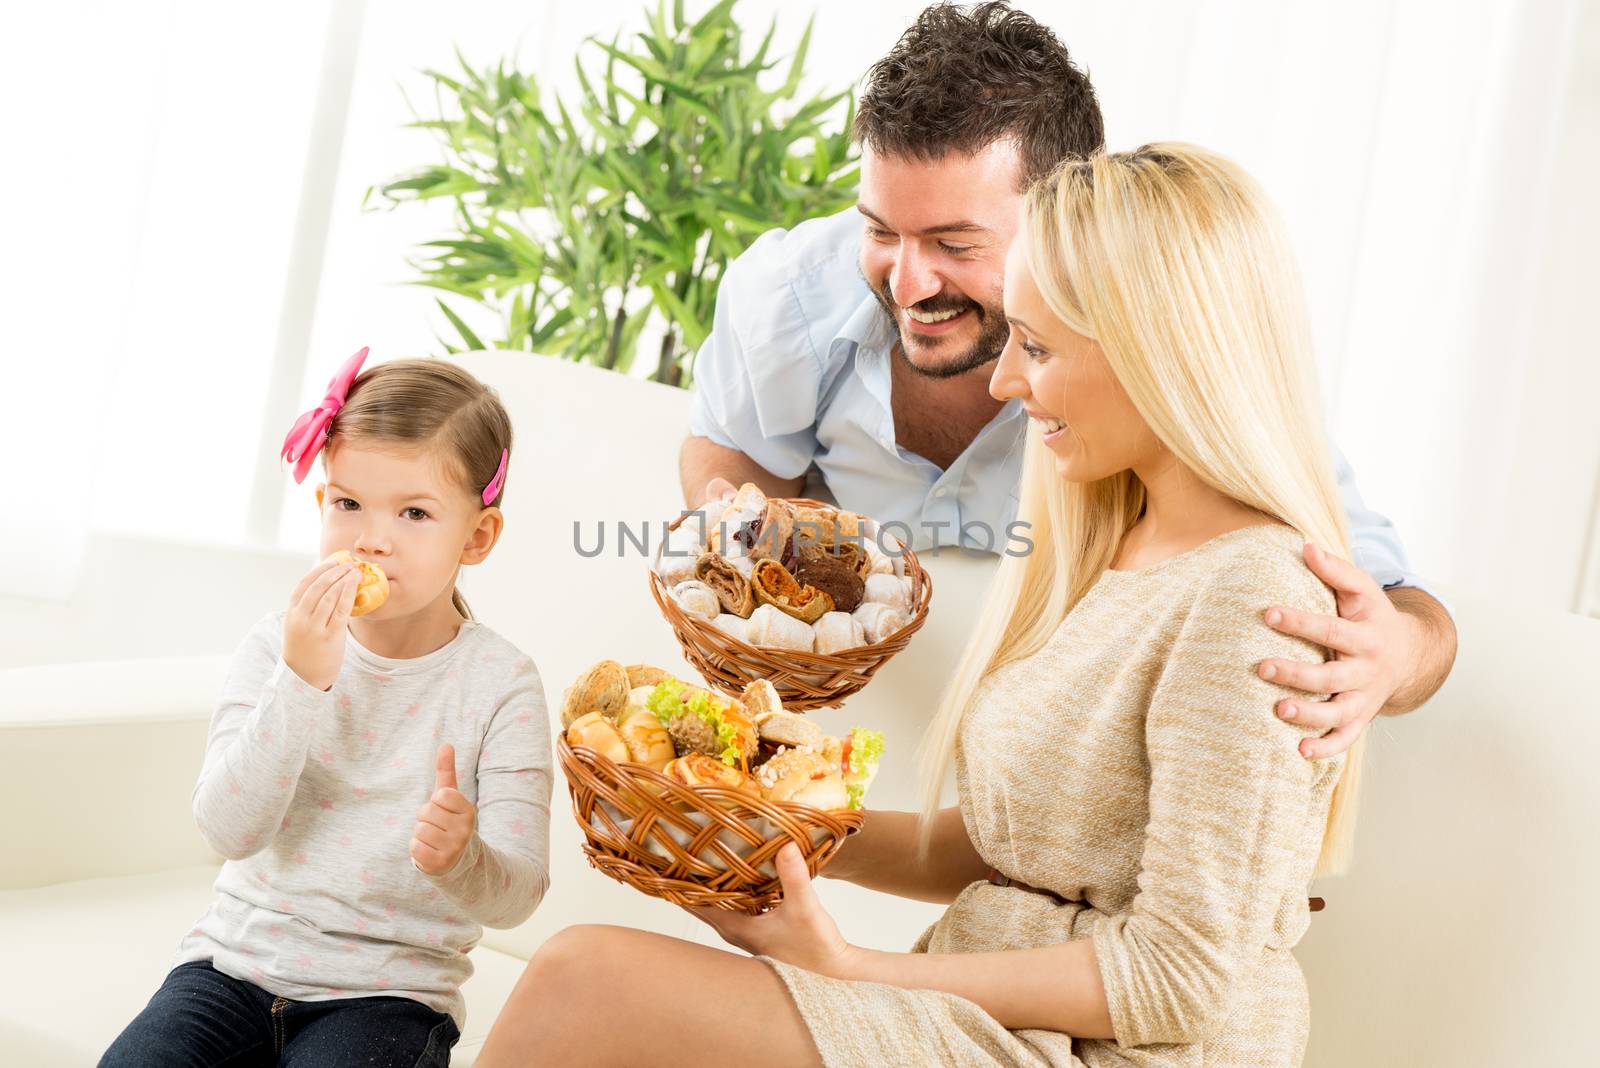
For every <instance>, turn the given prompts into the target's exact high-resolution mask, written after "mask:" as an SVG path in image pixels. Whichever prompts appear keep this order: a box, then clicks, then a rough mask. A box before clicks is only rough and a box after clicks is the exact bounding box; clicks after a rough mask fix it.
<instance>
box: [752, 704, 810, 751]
mask: <svg viewBox="0 0 1600 1068" xmlns="http://www.w3.org/2000/svg"><path fill="white" fill-rule="evenodd" d="M756 732H757V733H758V734H759V735H760V737H761V745H762V747H763V748H766V749H769V750H772V751H776V750H777V749H779V748H780V747H781V748H785V749H813V750H817V751H820V750H821V749H822V747H823V745H824V744H825V743H826V741H827V739H826V738H824V737H823V734H822V728H821V727H819V726H817V725H816V724H815V723H813V722H812V721H811V720H809V719H807V718H806V717H805V716H802V715H799V714H797V713H794V712H768V713H767V714H766V715H764V716H760V717H758V718H757V719H756Z"/></svg>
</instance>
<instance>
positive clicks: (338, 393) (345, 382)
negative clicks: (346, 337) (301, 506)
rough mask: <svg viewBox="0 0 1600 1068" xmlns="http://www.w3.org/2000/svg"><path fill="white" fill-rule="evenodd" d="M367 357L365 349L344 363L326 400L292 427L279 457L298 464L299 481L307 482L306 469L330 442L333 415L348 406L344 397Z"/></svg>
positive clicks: (296, 470) (295, 468)
mask: <svg viewBox="0 0 1600 1068" xmlns="http://www.w3.org/2000/svg"><path fill="white" fill-rule="evenodd" d="M366 358H367V350H366V349H365V348H363V349H362V350H361V351H360V352H358V353H356V354H355V355H354V356H352V357H350V358H349V359H348V360H346V361H345V362H344V366H343V367H341V368H339V373H338V374H336V375H334V376H333V380H332V381H331V382H329V383H328V395H327V396H325V397H323V398H322V403H321V404H319V405H317V406H316V407H315V408H313V409H311V410H310V411H309V412H306V413H305V414H303V415H301V416H300V418H298V419H296V420H295V421H294V426H292V427H290V428H289V434H288V436H287V437H285V438H284V439H283V452H282V453H281V454H280V455H279V458H280V459H283V460H288V461H289V462H290V463H292V464H294V480H295V481H296V482H304V481H305V477H306V472H307V471H310V470H311V461H313V460H315V459H316V458H317V453H319V452H321V451H322V446H323V445H325V444H327V442H328V424H329V423H331V422H333V417H334V416H335V415H337V414H339V409H340V408H343V407H344V399H345V397H347V396H348V395H349V393H350V384H351V383H352V382H354V381H355V380H356V375H358V374H360V373H361V364H362V362H363V361H364V360H366Z"/></svg>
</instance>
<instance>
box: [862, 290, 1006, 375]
mask: <svg viewBox="0 0 1600 1068" xmlns="http://www.w3.org/2000/svg"><path fill="white" fill-rule="evenodd" d="M862 278H863V280H864V279H865V278H866V275H864V274H863V275H862ZM867 288H868V289H870V290H872V295H873V296H875V297H877V298H878V305H879V306H880V307H881V308H883V313H884V314H885V315H887V316H888V317H889V325H890V326H891V327H893V329H894V331H895V333H896V334H898V335H899V336H900V359H901V361H902V362H903V363H904V364H905V365H906V366H907V367H909V368H910V369H911V370H913V371H915V372H916V373H917V374H919V375H922V376H923V377H924V378H955V377H957V376H958V375H964V374H966V373H967V372H968V371H971V370H975V369H976V368H979V367H982V366H983V365H984V364H986V363H992V362H993V361H995V360H997V359H999V357H1000V352H1001V350H1002V349H1004V348H1005V347H1006V339H1007V338H1008V337H1010V336H1011V328H1010V327H1009V326H1007V325H1006V317H1005V312H1004V310H1003V309H1002V308H1001V307H1000V306H999V305H995V306H993V307H991V306H989V305H987V304H980V303H979V302H977V301H975V300H973V299H971V298H970V297H965V296H946V295H945V294H943V293H940V294H938V295H936V296H933V297H929V298H928V299H927V300H922V301H918V302H917V303H916V304H913V305H912V307H913V308H915V309H916V310H917V311H919V312H922V313H923V314H925V315H937V314H938V313H939V312H946V311H954V312H961V311H966V310H967V309H968V308H971V309H972V310H973V313H974V314H975V315H976V316H977V318H978V338H977V340H976V341H974V342H973V343H972V347H971V348H969V349H967V350H966V351H965V352H961V353H958V354H956V355H955V356H954V357H953V358H952V359H950V360H948V361H946V362H945V363H943V364H941V365H940V366H938V367H919V366H917V365H916V364H915V363H913V362H912V361H911V357H910V356H909V355H908V354H907V350H908V349H909V348H910V345H909V344H908V343H907V341H906V335H905V332H904V331H903V330H901V329H900V317H899V315H898V314H896V313H897V312H898V310H899V308H900V305H898V304H896V303H895V302H894V298H893V297H892V296H891V295H890V294H889V291H888V279H887V278H885V280H884V288H883V289H879V288H878V287H877V286H875V285H873V284H872V283H871V282H868V283H867ZM952 344H954V342H952V341H951V340H950V339H949V338H945V337H934V338H918V339H917V340H916V345H917V347H918V348H919V349H924V350H926V349H933V348H936V347H944V348H949V346H951V345H952Z"/></svg>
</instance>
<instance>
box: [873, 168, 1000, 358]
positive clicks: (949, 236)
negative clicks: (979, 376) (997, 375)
mask: <svg viewBox="0 0 1600 1068" xmlns="http://www.w3.org/2000/svg"><path fill="white" fill-rule="evenodd" d="M1020 167H1021V161H1020V159H1019V157H1018V154H1017V149H1016V145H1015V144H1014V143H1013V142H1012V141H1011V140H1009V139H1003V140H1000V141H996V142H994V143H992V144H990V145H989V146H988V147H986V148H983V149H980V150H979V151H978V152H976V153H974V154H972V155H965V154H962V153H956V152H952V153H949V154H947V155H946V156H945V157H944V158H942V159H939V160H932V161H930V160H922V159H910V158H907V157H904V156H892V155H881V154H879V153H877V152H874V151H873V150H872V149H871V148H870V147H868V148H864V149H863V150H862V153H861V192H860V195H859V198H858V200H857V207H858V208H859V209H860V211H861V215H862V221H863V223H864V224H865V227H866V232H865V237H864V239H863V241H862V243H861V274H862V276H863V277H864V278H865V279H866V280H867V285H869V286H870V287H871V288H872V291H873V293H874V294H876V295H877V298H878V302H879V303H880V304H882V305H883V310H884V311H885V312H886V313H887V314H888V315H889V317H890V318H891V319H892V320H893V321H894V325H895V329H896V331H897V332H898V333H899V335H900V348H901V351H902V352H903V354H904V357H905V360H906V362H907V363H908V364H909V365H910V366H911V367H912V368H914V369H915V370H916V371H917V372H919V373H921V374H924V375H927V376H929V377H931V378H952V377H954V376H956V375H960V374H964V373H966V372H967V371H971V370H972V369H974V368H977V367H982V366H983V365H985V364H987V363H990V362H991V361H993V360H994V359H995V358H996V357H998V356H999V355H1000V350H1001V349H1002V348H1004V347H1005V343H1006V335H1007V332H1008V328H1007V326H1006V319H1005V310H1004V308H1003V306H1002V305H1003V299H1002V297H1003V292H1004V275H1005V261H1006V248H1007V247H1008V246H1009V245H1010V244H1011V238H1012V235H1013V234H1015V233H1016V229H1017V218H1018V212H1019V209H1020V207H1021V204H1022V194H1021V193H1020V192H1019V191H1018V188H1017V187H1018V180H1019V178H1018V172H1019V169H1020Z"/></svg>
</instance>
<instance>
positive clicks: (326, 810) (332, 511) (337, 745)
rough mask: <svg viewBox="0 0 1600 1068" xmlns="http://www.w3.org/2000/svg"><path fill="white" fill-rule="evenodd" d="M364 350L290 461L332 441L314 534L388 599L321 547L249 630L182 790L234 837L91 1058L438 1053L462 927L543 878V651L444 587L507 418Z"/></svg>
mask: <svg viewBox="0 0 1600 1068" xmlns="http://www.w3.org/2000/svg"><path fill="white" fill-rule="evenodd" d="M365 355H366V350H365V349H363V350H362V351H361V352H359V353H357V354H356V355H355V356H354V357H352V358H351V360H350V361H349V362H348V363H346V365H345V367H344V368H343V369H342V370H341V372H340V374H339V375H338V376H336V377H335V378H334V380H333V382H332V384H331V385H330V387H329V392H328V396H327V398H326V399H325V400H324V401H323V403H322V404H321V405H319V406H318V407H317V408H316V409H314V410H313V411H311V412H308V413H306V414H305V415H303V416H301V418H300V420H299V421H298V422H297V423H296V424H295V427H294V429H293V430H291V431H290V436H289V439H288V440H287V441H286V442H285V444H284V456H285V457H286V458H287V459H290V460H293V461H297V466H296V468H295V479H296V481H300V480H301V479H303V478H304V477H305V475H306V473H307V471H308V470H309V469H310V467H311V463H312V460H313V458H314V457H315V456H316V455H317V454H318V452H319V451H320V452H321V455H322V460H323V469H324V473H325V476H326V479H327V481H326V483H325V484H323V485H319V486H318V487H317V504H318V507H319V508H320V510H321V515H322V539H321V540H322V544H321V546H320V553H319V556H320V557H322V558H326V557H327V556H328V555H329V554H331V553H334V552H336V551H338V550H340V549H344V550H348V551H349V552H351V553H352V554H353V555H354V557H355V558H356V559H357V560H360V561H364V562H369V563H373V564H376V565H377V566H378V567H380V568H381V569H382V570H383V571H384V572H385V573H386V574H387V576H388V581H389V598H388V600H387V601H386V602H385V603H383V604H382V605H381V606H380V607H378V608H377V609H375V610H373V611H371V612H370V613H369V614H364V615H362V616H359V617H357V618H354V619H352V618H351V610H352V606H353V605H354V602H355V595H356V588H357V584H358V572H357V571H356V569H355V568H354V567H353V566H352V565H351V564H349V563H347V562H328V561H326V559H325V561H324V563H321V564H318V565H317V566H316V567H314V568H312V569H311V571H310V572H309V573H307V574H306V576H305V577H304V578H303V579H301V580H300V584H299V585H298V586H297V587H296V588H295V590H294V593H293V594H292V595H291V596H290V599H289V605H288V608H287V609H286V610H284V611H278V612H272V613H270V614H269V615H267V616H266V617H265V618H264V619H262V620H261V621H260V622H259V623H257V624H256V626H255V627H254V629H252V630H251V631H250V633H249V634H247V635H246V636H245V639H244V641H243V643H242V644H241V645H240V646H239V649H238V651H237V652H236V653H235V655H234V660H233V665H232V668H231V670H230V671H229V674H228V681H227V684H226V687H225V689H224V692H223V694H222V697H221V700H220V702H219V704H218V707H217V711H216V713H215V715H213V717H212V719H211V729H210V736H209V739H208V741H207V745H206V757H205V765H204V767H203V768H202V770H201V772H200V781H199V783H198V784H197V785H196V787H195V792H194V814H195V821H196V823H198V824H199V827H200V832H201V834H203V835H204V836H205V839H206V841H207V842H209V843H210V844H211V845H212V846H213V847H214V848H215V849H216V850H217V851H218V852H219V853H221V854H222V855H223V856H225V857H227V858H228V860H227V863H225V864H224V865H223V866H222V872H221V874H220V875H219V877H218V878H217V883H216V896H215V899H214V900H213V902H212V904H211V907H210V908H209V909H208V910H207V911H206V913H205V915H204V916H202V917H201V918H200V921H199V923H197V924H196V925H195V927H194V929H193V930H191V931H190V932H189V934H188V936H187V937H185V938H184V939H183V941H182V942H181V943H180V945H179V947H178V953H177V956H176V959H175V962H176V963H177V967H176V968H174V969H173V971H172V972H171V973H170V974H169V975H168V976H167V978H166V981H165V982H164V983H163V984H162V986H161V989H160V990H158V991H157V992H156V994H155V996H154V997H153V998H152V999H151V1000H150V1004H149V1005H148V1006H147V1007H146V1008H145V1009H144V1011H143V1012H141V1013H140V1014H139V1015H138V1016H137V1017H136V1018H135V1019H134V1021H133V1022H132V1023H131V1024H129V1025H128V1027H127V1029H126V1030H124V1031H123V1033H122V1034H121V1036H119V1037H118V1038H117V1040H116V1041H115V1042H114V1043H113V1044H112V1046H111V1048H110V1049H109V1050H108V1051H107V1052H106V1054H105V1057H104V1058H103V1059H102V1061H101V1064H102V1065H103V1066H109V1065H159V1066H161V1068H170V1066H176V1065H196V1066H200V1065H208V1066H209V1065H221V1064H230V1065H231V1064H236V1063H237V1064H291V1063H292V1064H294V1065H296V1066H301V1065H306V1066H310V1065H318V1066H320V1065H327V1066H330V1068H332V1066H339V1068H344V1066H347V1065H354V1064H362V1065H396V1066H398V1065H404V1066H405V1068H412V1066H414V1065H447V1064H448V1063H449V1060H450V1048H451V1046H452V1045H454V1043H455V1041H456V1040H457V1038H459V1037H460V1028H461V1026H462V1024H463V1022H464V1016H465V1012H464V1004H463V1001H462V997H461V984H462V982H463V981H464V980H466V978H467V977H468V976H469V975H470V974H472V965H471V964H469V963H468V961H467V953H468V951H469V950H471V949H472V947H473V946H474V945H475V944H476V943H477V941H478V939H479V937H480V935H481V934H482V929H483V926H484V925H487V926H489V927H513V926H515V925H517V924H519V923H521V922H522V921H524V920H525V919H527V918H528V916H529V915H531V914H532V912H533V910H534V908H535V907H536V906H537V905H538V904H539V900H540V898H541V897H543V895H544V892H545V888H546V886H547V885H548V883H549V864H548V832H549V814H550V788H551V772H550V739H549V728H548V723H547V719H546V713H545V701H544V690H543V687H542V685H541V683H540V681H539V673H538V671H537V669H536V668H535V667H534V664H533V661H532V660H530V659H529V658H528V657H527V656H524V655H523V654H522V653H521V652H520V651H519V650H518V649H517V648H516V647H515V646H513V645H512V644H511V643H510V642H508V641H506V640H505V639H504V638H502V637H500V635H498V634H496V633H495V632H494V631H492V630H490V629H489V628H488V627H486V626H484V625H483V624H481V623H479V622H477V621H476V620H474V619H473V618H472V615H471V613H470V612H469V611H468V609H467V605H466V602H465V601H463V600H462V598H461V595H460V593H458V592H457V591H456V588H455V586H456V579H457V576H458V575H459V573H460V570H461V566H462V565H463V564H476V563H480V562H482V561H483V560H484V559H485V558H486V557H488V555H489V552H490V550H492V549H493V548H494V544H495V542H496V540H497V539H498V538H499V535H500V531H501V527H502V524H503V523H504V517H503V515H502V513H501V511H500V502H501V499H502V496H503V493H504V486H505V473H506V463H507V460H508V458H509V456H510V448H511V421H510V419H509V418H508V417H507V415H506V412H505V409H504V408H503V407H502V406H501V404H500V401H499V400H498V398H497V397H496V396H495V394H494V393H493V391H491V390H490V389H489V388H488V387H486V386H484V385H483V384H482V383H480V382H478V381H477V380H476V379H475V378H473V377H472V376H471V375H469V374H467V373H466V372H465V371H462V370H460V369H459V368H457V367H455V366H454V365H452V364H449V363H446V362H443V361H437V360H401V361H397V362H392V363H387V364H383V365H381V366H378V367H375V368H373V369H371V370H369V371H367V372H366V373H365V374H362V375H361V376H360V377H359V378H357V377H356V375H357V373H358V372H359V371H360V367H361V362H362V360H363V358H364V357H365ZM324 445H326V449H325V450H324V449H323V446H324Z"/></svg>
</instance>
